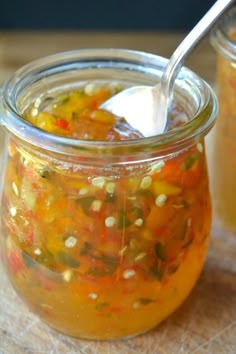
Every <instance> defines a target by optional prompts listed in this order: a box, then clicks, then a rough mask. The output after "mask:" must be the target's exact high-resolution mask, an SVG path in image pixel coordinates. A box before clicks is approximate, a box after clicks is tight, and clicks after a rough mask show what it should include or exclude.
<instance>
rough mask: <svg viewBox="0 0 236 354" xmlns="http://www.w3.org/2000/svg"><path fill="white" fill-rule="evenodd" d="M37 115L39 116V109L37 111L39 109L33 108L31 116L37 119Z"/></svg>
mask: <svg viewBox="0 0 236 354" xmlns="http://www.w3.org/2000/svg"><path fill="white" fill-rule="evenodd" d="M37 114H38V109H37V108H32V109H31V116H32V117H36V116H37Z"/></svg>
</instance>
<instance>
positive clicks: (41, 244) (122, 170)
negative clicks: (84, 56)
mask: <svg viewBox="0 0 236 354" xmlns="http://www.w3.org/2000/svg"><path fill="white" fill-rule="evenodd" d="M121 89H122V86H119V85H117V86H116V85H114V84H112V85H111V84H109V83H105V84H102V85H96V84H94V83H93V82H90V83H89V84H86V85H84V86H81V87H80V88H78V89H73V90H67V91H65V92H63V93H60V94H57V95H55V96H52V97H51V96H50V97H48V98H47V99H46V100H41V101H40V102H39V100H35V101H34V102H32V104H30V105H28V107H27V109H26V110H25V111H24V112H23V118H24V119H25V120H26V121H27V122H29V123H30V124H29V126H33V127H37V128H36V129H37V130H38V132H39V134H42V131H47V135H45V138H46V136H51V135H54V136H57V137H61V136H63V137H64V138H66V139H71V138H73V139H87V140H90V141H105V142H106V143H109V144H110V142H114V143H115V144H116V143H118V144H120V143H121V142H123V141H134V142H135V141H137V140H140V139H141V140H142V136H141V134H140V133H139V132H137V131H135V130H134V129H133V128H131V127H130V126H129V125H128V124H127V123H126V121H125V119H124V118H120V117H116V116H114V115H113V114H111V113H109V112H106V111H103V110H101V109H99V105H100V104H101V103H102V102H103V101H105V100H106V99H108V98H109V97H110V96H112V95H113V94H115V93H116V92H117V91H119V90H121ZM183 112H184V110H183V108H181V105H179V106H178V105H176V106H174V108H173V112H172V116H171V126H170V129H176V127H177V126H179V125H181V124H182V125H183V121H184V120H185V119H186V116H185V115H184V113H183ZM170 132H171V130H170ZM43 134H44V133H43ZM109 146H110V145H108V147H107V149H108V151H109ZM131 147H132V145H131ZM129 149H131V148H129ZM36 150H37V149H36V148H35V151H36ZM35 151H34V150H33V149H32V148H31V145H29V144H28V142H27V143H25V144H22V143H21V141H19V138H12V137H11V138H10V142H9V145H8V152H6V153H5V161H6V164H5V169H4V183H3V193H2V194H3V196H2V246H1V248H2V255H3V260H4V263H5V265H6V268H7V271H8V274H9V277H10V279H11V282H12V284H13V286H14V287H15V289H16V291H17V292H18V294H19V295H20V296H21V297H22V299H23V300H24V301H25V302H26V303H27V304H28V306H29V308H30V310H32V311H33V312H34V313H36V314H37V315H38V316H39V317H40V318H41V319H42V320H43V321H45V322H46V323H48V324H49V325H50V326H52V327H53V328H55V329H57V330H59V331H61V332H63V333H65V334H68V335H71V336H76V337H82V338H89V339H112V338H121V337H128V336H132V335H135V334H138V333H142V332H144V331H146V330H148V329H150V328H152V327H154V326H155V325H157V324H158V323H159V322H161V321H162V320H163V319H165V318H166V317H167V316H168V315H169V314H171V313H172V312H173V311H174V310H175V309H176V308H177V307H178V306H179V305H180V304H181V303H182V302H183V300H184V299H185V298H186V297H187V295H188V294H189V292H190V290H191V289H192V287H193V285H194V284H195V282H196V280H197V279H198V277H199V274H200V271H201V269H202V266H203V262H204V259H205V256H206V251H207V246H208V242H209V232H210V225H211V204H210V196H209V188H208V175H207V169H206V159H205V147H204V141H203V138H201V139H200V140H198V141H196V140H195V141H194V142H193V143H191V144H189V145H188V146H187V147H186V146H185V147H184V148H180V149H176V148H175V149H174V148H173V147H171V148H169V150H168V152H167V153H165V154H164V153H162V154H159V155H158V154H157V156H155V155H154V156H153V155H150V154H149V151H148V150H147V152H146V153H145V154H144V155H143V157H142V161H138V162H135V163H134V161H133V158H132V156H133V154H132V153H131V151H132V150H127V157H126V163H125V164H124V162H122V148H121V150H120V151H121V155H120V157H119V155H118V156H115V158H116V161H118V160H119V159H120V160H121V162H122V163H118V162H116V164H112V163H111V162H109V161H110V160H109V161H108V160H106V158H105V157H104V160H103V164H102V167H101V165H98V164H96V161H95V162H94V164H92V163H88V160H87V159H86V157H84V156H83V157H81V156H80V155H79V154H78V156H77V157H75V158H74V160H73V162H71V160H70V159H67V163H59V162H58V160H56V159H55V157H54V154H53V152H51V153H50V154H49V157H48V158H45V154H44V151H43V149H41V147H40V146H39V147H38V151H37V153H36V152H35ZM96 151H97V153H96V154H97V155H96V154H95V155H96V156H97V158H100V155H101V154H100V152H99V149H97V150H96ZM106 151H107V150H106ZM96 156H95V160H96ZM145 156H146V158H145ZM148 156H149V157H148ZM113 157H114V156H113ZM113 157H112V158H113ZM147 157H148V158H147Z"/></svg>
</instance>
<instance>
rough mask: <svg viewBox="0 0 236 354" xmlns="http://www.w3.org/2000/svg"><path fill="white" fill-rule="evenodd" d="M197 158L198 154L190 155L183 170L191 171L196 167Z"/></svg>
mask: <svg viewBox="0 0 236 354" xmlns="http://www.w3.org/2000/svg"><path fill="white" fill-rule="evenodd" d="M197 158H198V156H197V154H192V155H189V156H188V157H187V158H186V160H185V161H184V163H183V169H184V170H185V171H187V170H189V169H190V168H191V167H192V166H193V165H194V163H195V162H196V160H197Z"/></svg>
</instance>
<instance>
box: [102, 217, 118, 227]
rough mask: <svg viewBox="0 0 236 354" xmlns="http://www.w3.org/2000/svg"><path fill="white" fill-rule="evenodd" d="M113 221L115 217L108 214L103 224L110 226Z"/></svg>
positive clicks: (113, 223)
mask: <svg viewBox="0 0 236 354" xmlns="http://www.w3.org/2000/svg"><path fill="white" fill-rule="evenodd" d="M115 222H116V218H114V216H108V217H107V218H106V219H105V225H106V227H112V226H114V225H115Z"/></svg>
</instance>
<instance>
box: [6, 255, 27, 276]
mask: <svg viewBox="0 0 236 354" xmlns="http://www.w3.org/2000/svg"><path fill="white" fill-rule="evenodd" d="M8 264H9V267H10V269H11V271H12V272H13V273H18V272H21V271H22V270H23V269H24V268H25V266H24V263H23V260H22V258H21V257H20V256H19V255H18V254H16V253H14V252H11V253H10V254H9V256H8Z"/></svg>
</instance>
